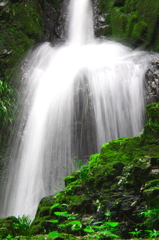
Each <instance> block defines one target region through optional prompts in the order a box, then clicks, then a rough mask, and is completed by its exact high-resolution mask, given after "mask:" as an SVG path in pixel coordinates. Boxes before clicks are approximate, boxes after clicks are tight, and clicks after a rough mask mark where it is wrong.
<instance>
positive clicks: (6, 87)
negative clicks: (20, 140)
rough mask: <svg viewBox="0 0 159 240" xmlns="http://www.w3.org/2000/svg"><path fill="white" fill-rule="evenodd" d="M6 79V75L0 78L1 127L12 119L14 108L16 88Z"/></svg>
mask: <svg viewBox="0 0 159 240" xmlns="http://www.w3.org/2000/svg"><path fill="white" fill-rule="evenodd" d="M7 80H8V77H4V78H3V79H2V80H0V99H1V100H0V123H1V124H2V127H5V126H7V125H8V124H9V123H12V122H13V121H14V112H15V110H16V105H15V103H16V98H17V90H15V89H13V88H12V87H11V86H10V84H9V83H8V81H7Z"/></svg>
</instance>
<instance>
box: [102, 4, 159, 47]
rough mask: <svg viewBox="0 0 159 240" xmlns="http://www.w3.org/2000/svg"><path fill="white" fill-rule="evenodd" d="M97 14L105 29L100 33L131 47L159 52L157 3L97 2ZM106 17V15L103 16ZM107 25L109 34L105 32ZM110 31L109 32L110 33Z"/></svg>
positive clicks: (158, 5)
mask: <svg viewBox="0 0 159 240" xmlns="http://www.w3.org/2000/svg"><path fill="white" fill-rule="evenodd" d="M98 7H99V14H108V13H109V14H110V16H111V17H110V18H109V19H110V21H107V19H106V18H105V23H106V24H107V25H106V28H105V31H103V32H102V33H103V34H104V35H105V36H107V37H111V38H113V39H116V40H119V41H122V42H124V43H125V42H126V43H127V44H130V45H131V46H135V47H137V46H142V47H146V48H148V49H150V50H153V51H159V44H158V39H159V27H158V23H159V19H158V12H159V2H158V1H151V0H126V1H115V0H108V1H104V0H99V2H98ZM105 16H106V15H105ZM108 25H109V32H108V31H107V28H108ZM110 29H111V31H110Z"/></svg>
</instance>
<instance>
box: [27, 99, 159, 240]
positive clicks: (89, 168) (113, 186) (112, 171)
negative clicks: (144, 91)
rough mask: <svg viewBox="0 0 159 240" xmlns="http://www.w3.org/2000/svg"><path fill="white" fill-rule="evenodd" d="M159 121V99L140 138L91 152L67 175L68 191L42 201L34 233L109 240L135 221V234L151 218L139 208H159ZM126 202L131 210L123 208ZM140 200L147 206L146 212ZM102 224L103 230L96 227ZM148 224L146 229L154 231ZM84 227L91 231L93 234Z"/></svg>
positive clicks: (120, 141)
mask: <svg viewBox="0 0 159 240" xmlns="http://www.w3.org/2000/svg"><path fill="white" fill-rule="evenodd" d="M158 119H159V103H153V104H151V105H148V106H147V123H146V125H145V127H144V129H143V131H142V133H140V134H139V136H136V137H133V138H130V137H124V138H119V139H118V140H114V141H111V142H109V143H105V144H103V146H102V148H101V151H100V153H98V154H94V155H92V156H90V160H89V163H88V165H84V166H82V167H81V168H80V169H79V170H77V171H75V172H73V173H72V174H71V176H67V177H66V178H65V186H66V187H65V189H64V190H63V191H61V192H59V193H58V194H56V195H55V196H50V197H46V198H44V199H42V200H41V202H40V204H39V207H38V210H37V214H36V217H35V219H34V221H33V223H32V225H31V227H30V229H29V234H30V235H37V234H42V233H43V234H44V233H47V234H49V233H50V232H53V234H55V235H57V236H58V237H60V236H62V234H63V233H67V234H72V235H73V236H74V237H75V239H78V238H79V239H107V238H104V237H108V239H109V238H113V237H112V236H110V234H114V238H115V235H116V236H121V237H123V238H124V236H126V237H127V234H128V233H122V234H121V229H122V228H124V226H123V224H126V221H129V220H131V223H133V224H132V227H130V232H132V233H133V232H135V229H137V228H138V225H137V224H141V223H142V221H147V220H143V219H142V218H141V216H138V213H139V212H143V210H144V211H145V212H146V211H147V210H148V209H154V208H156V209H159V206H158V205H159V204H158V202H159V199H158V192H159V180H158V179H159V176H158V174H157V175H156V173H155V171H154V170H153V169H152V168H154V167H156V166H158V162H159V140H158V138H159V124H158V123H159V121H158ZM141 193H142V194H141ZM136 195H141V198H142V201H139V202H137V201H134V200H132V201H131V198H132V199H136V197H134V196H136ZM152 196H153V197H152ZM123 202H124V204H125V205H126V208H127V209H128V212H125V210H123V207H122V204H123ZM137 204H139V205H140V204H141V206H140V208H141V210H140V211H139V210H137V209H138V208H139V207H138V205H137ZM129 208H130V210H129ZM146 209H147V210H146ZM133 211H134V213H132V212H133ZM135 214H136V216H135V217H134V215H135ZM115 219H118V221H117V222H118V225H117V227H116V228H114V229H111V230H110V229H108V228H107V227H106V223H107V222H116V221H115ZM123 219H124V220H123ZM125 219H126V220H125ZM133 219H135V220H133ZM70 222H71V223H70ZM124 222H125V223H124ZM134 222H135V223H134ZM97 223H98V224H97ZM96 224H97V226H98V227H97V228H99V229H98V231H97V228H96V229H95V228H94V226H96ZM134 224H135V225H136V226H134ZM157 224H158V221H157V222H154V225H153V227H154V229H156V231H158V230H159V229H158V227H157ZM74 225H75V226H76V225H77V226H76V227H77V229H78V230H77V229H76V230H75V229H74V227H75V226H74ZM73 226H74V227H73ZM140 227H141V225H140ZM148 227H149V225H144V227H143V226H142V227H141V228H142V230H143V231H145V230H146V229H148V230H149V231H151V234H154V233H153V232H152V230H153V229H152V228H150V229H149V228H148ZM151 227H152V226H151ZM100 228H101V229H100ZM103 228H104V233H101V234H105V236H104V235H103V236H99V235H98V234H99V233H100V232H99V231H100V230H101V231H103V230H102V229H103ZM84 229H88V232H89V230H90V232H89V234H88V232H86V231H85V230H84ZM107 231H108V232H107ZM109 231H110V232H111V233H109ZM144 233H145V232H144ZM146 234H147V235H145V236H146V237H148V236H149V235H148V233H146ZM149 234H150V232H149ZM95 235H96V236H95ZM84 236H85V238H84ZM90 236H91V237H90ZM74 237H72V238H70V239H74ZM82 237H83V238H82ZM87 237H88V238H87ZM114 238H113V239H114ZM129 238H130V234H129ZM68 239H69V238H68Z"/></svg>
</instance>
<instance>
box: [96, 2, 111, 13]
mask: <svg viewBox="0 0 159 240" xmlns="http://www.w3.org/2000/svg"><path fill="white" fill-rule="evenodd" d="M114 3H115V0H107V1H103V0H100V1H99V4H98V8H99V10H100V13H103V12H105V13H107V12H110V11H111V9H112V7H113V5H114Z"/></svg>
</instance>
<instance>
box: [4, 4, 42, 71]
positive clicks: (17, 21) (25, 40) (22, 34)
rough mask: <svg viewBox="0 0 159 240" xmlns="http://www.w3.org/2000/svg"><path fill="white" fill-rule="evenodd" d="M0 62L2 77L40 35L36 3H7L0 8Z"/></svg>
mask: <svg viewBox="0 0 159 240" xmlns="http://www.w3.org/2000/svg"><path fill="white" fill-rule="evenodd" d="M0 8H1V19H2V20H1V34H0V50H1V55H0V62H1V70H2V71H3V73H4V75H9V74H10V73H11V70H12V68H13V67H14V66H15V64H16V63H17V62H18V61H19V60H20V58H21V57H22V56H23V55H24V53H25V52H26V51H27V50H28V49H29V48H30V47H31V46H32V45H33V44H34V42H35V40H37V39H38V38H40V36H41V34H42V23H41V20H42V16H41V12H40V11H41V9H40V6H39V5H38V4H37V2H36V1H30V0H27V1H20V2H14V3H12V2H10V1H7V2H6V5H4V6H1V7H0Z"/></svg>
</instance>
